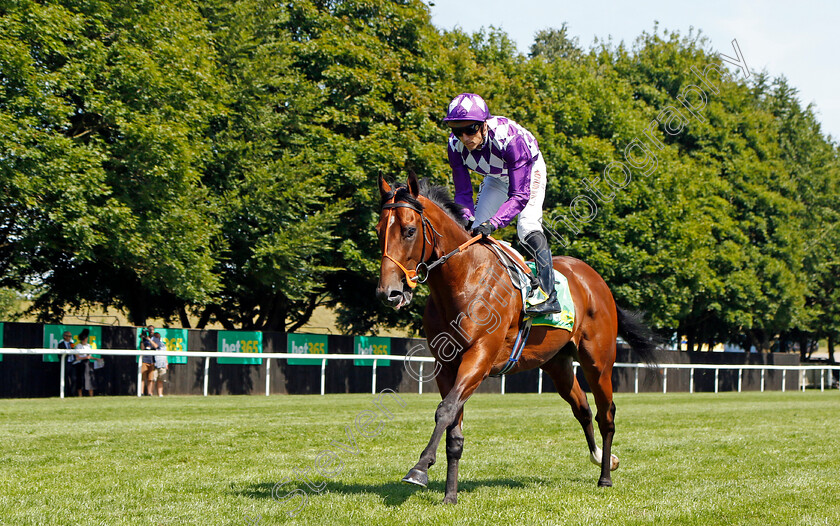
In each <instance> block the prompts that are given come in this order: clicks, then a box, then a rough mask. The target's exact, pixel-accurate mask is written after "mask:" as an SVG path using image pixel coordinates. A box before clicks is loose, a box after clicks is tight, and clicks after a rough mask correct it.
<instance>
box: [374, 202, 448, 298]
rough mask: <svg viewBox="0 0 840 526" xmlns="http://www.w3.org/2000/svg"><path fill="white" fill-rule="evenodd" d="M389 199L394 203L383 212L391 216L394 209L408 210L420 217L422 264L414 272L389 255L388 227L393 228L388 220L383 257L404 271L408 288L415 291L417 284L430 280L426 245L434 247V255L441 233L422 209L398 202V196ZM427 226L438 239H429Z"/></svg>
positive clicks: (386, 206) (388, 205) (418, 264)
mask: <svg viewBox="0 0 840 526" xmlns="http://www.w3.org/2000/svg"><path fill="white" fill-rule="evenodd" d="M389 199H394V201H392V202H389V203H385V204H384V205H382V209H383V210H388V214H389V216H390V211H391V210H393V209H394V208H408V209H409V210H413V211H415V212H417V213H418V214H419V215H420V225H421V229H422V231H423V248H422V251H421V252H420V262H419V263H417V266H416V267H415V269H414V270H409V269H407V268H405V267H404V266H403V265H402V263H400V262H399V261H397V260H396V259H394V258H393V257H392V256H391V255H390V254H388V227H389V226H391V225H390V222H389V221H388V220H386V226H385V233H384V236H385V247H384V248H383V249H382V257H386V258H388V259H390V260H391V261H393V262H394V263H395V264H396V265H397V266H398V267H399V268H400V270H402V271H403V274H405V281H406V283H408V286H409V287H410V288H412V289H413V288H414V287H416V286H417V283H425V282H426V279H428V277H429V265H428V264H426V244H427V243H428V244H431V245H432V249H431V250H430V252H431V253H432V254H434V251H435V247H437V237H440V233H439V232H438V231H437V230H435V227H433V226H432V223H431V222H430V221H429V218H427V217H426V216H425V215H423V210H422V209H420V208H417V207H416V206H414V205H413V204H411V203H406V202H405V201H396V195H394V196H391V197H390V198H389ZM426 226H428V227H429V230H430V231H431V233H432V234H433V235H434V236H437V237H432V238H431V239H429V236H430V234H429V232H428V231H427V230H426ZM433 266H434V264H433Z"/></svg>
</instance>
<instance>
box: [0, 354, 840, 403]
mask: <svg viewBox="0 0 840 526" xmlns="http://www.w3.org/2000/svg"><path fill="white" fill-rule="evenodd" d="M90 352H91V353H92V354H101V355H106V356H144V355H148V354H149V351H148V350H146V351H141V350H136V349H93V350H92V351H90ZM0 354H34V355H43V354H60V355H67V354H75V353H74V352H73V350H72V349H21V348H3V349H0ZM154 355H155V356H186V357H187V358H204V396H207V387H208V379H209V372H210V358H262V359H264V360H265V372H266V374H265V394H266V396H268V395H269V380H270V375H269V372H270V371H271V359H280V360H287V359H290V358H291V359H299V358H305V359H308V360H312V361H316V360H320V362H321V394H322V395H323V394H324V393H325V390H326V370H327V361H328V360H359V359H365V360H373V366H372V372H373V374H372V380H371V393H372V394H376V367H377V363H378V361H379V360H394V361H398V362H400V361H401V362H405V361H408V362H417V363H419V364H420V367H419V375H418V376H419V377H420V379H421V380H423V377H424V376H423V364H424V363H430V362H434V361H435V360H434V358H431V357H428V356H400V355H394V354H388V355H369V354H365V355H362V354H301V353H284V352H279V353H238V352H215V351H213V352H210V351H186V352H175V351H166V352H155V353H154ZM59 361H60V362H61V378H60V379H59V393H60V396H61V398H64V375H65V367H66V363H67V360H66V359H63V358H62V359H60V360H59ZM0 363H2V362H0ZM579 365H580V364H578V363H577V362H574V367H575V374H577V368H578V366H579ZM0 367H2V365H0ZM141 367H142V365H141V362H140V360H138V361H137V396H141V395H142V382H141V372H140V371H141ZM613 367H628V368H633V369H635V374H634V382H633V383H634V387H633V392H634V393H638V392H639V370H640V369H649V370H654V371H657V370H658V371H661V372H662V392H663V393H667V392H668V371H669V370H670V369H688V370H689V390H688V392H689V393H693V392H694V371H696V370H698V369H700V370H714V371H715V392H716V393H717V392H718V387H719V385H720V378H719V376H720V371H728V370H736V371H738V392H739V393H740V392H741V385H742V380H743V372H744V371H749V370H760V371H761V392H764V388H765V371H782V385H781V390H782V392H784V391H785V383H786V377H787V372H788V371H797V372H798V373H799V382H798V385H799V388H800V390H802V391H805V387H806V385H807V382H806V372H807V371H820V391H824V390H825V388H826V374H825V373H826V371H837V370H840V365H734V364H701V363H667V364H660V365H659V366H658V367H657V368H651V367H650V366H648V365H646V364H644V363H616V364H614V365H613ZM432 378H433V377H429V379H428V380H423V381H420V382H417V383H418V392H419V393H421V394H422V393H423V383H424V382H427V381H429V380H431V379H432ZM505 378H506V376H502V394H505ZM542 381H543V371H542V369H539V384H538V387H537V392H538V393H540V394H542ZM829 388H830V383H829ZM838 389H840V386H838Z"/></svg>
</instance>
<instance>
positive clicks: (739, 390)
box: [738, 369, 744, 393]
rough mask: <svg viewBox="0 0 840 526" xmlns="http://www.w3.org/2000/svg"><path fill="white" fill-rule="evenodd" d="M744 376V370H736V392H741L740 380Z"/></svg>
mask: <svg viewBox="0 0 840 526" xmlns="http://www.w3.org/2000/svg"><path fill="white" fill-rule="evenodd" d="M743 376H744V369H738V392H739V393H740V392H741V379H742V378H743Z"/></svg>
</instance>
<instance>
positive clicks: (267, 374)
mask: <svg viewBox="0 0 840 526" xmlns="http://www.w3.org/2000/svg"><path fill="white" fill-rule="evenodd" d="M270 378H271V358H266V359H265V396H268V387H269V379H270Z"/></svg>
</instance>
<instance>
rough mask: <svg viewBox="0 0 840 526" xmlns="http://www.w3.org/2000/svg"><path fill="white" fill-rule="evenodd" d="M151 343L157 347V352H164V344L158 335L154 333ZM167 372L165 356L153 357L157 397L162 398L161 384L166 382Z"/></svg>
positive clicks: (167, 366)
mask: <svg viewBox="0 0 840 526" xmlns="http://www.w3.org/2000/svg"><path fill="white" fill-rule="evenodd" d="M152 341H153V342H154V343H155V344H156V345H157V350H158V351H164V352H166V343H164V341H163V340H162V339H161V337H160V333H159V332H156V333H155V335H154V336H153V337H152ZM168 372H169V360H168V359H167V358H166V356H155V374H154V378H155V382H157V392H158V396H163V382H166V381H167V373H168Z"/></svg>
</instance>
